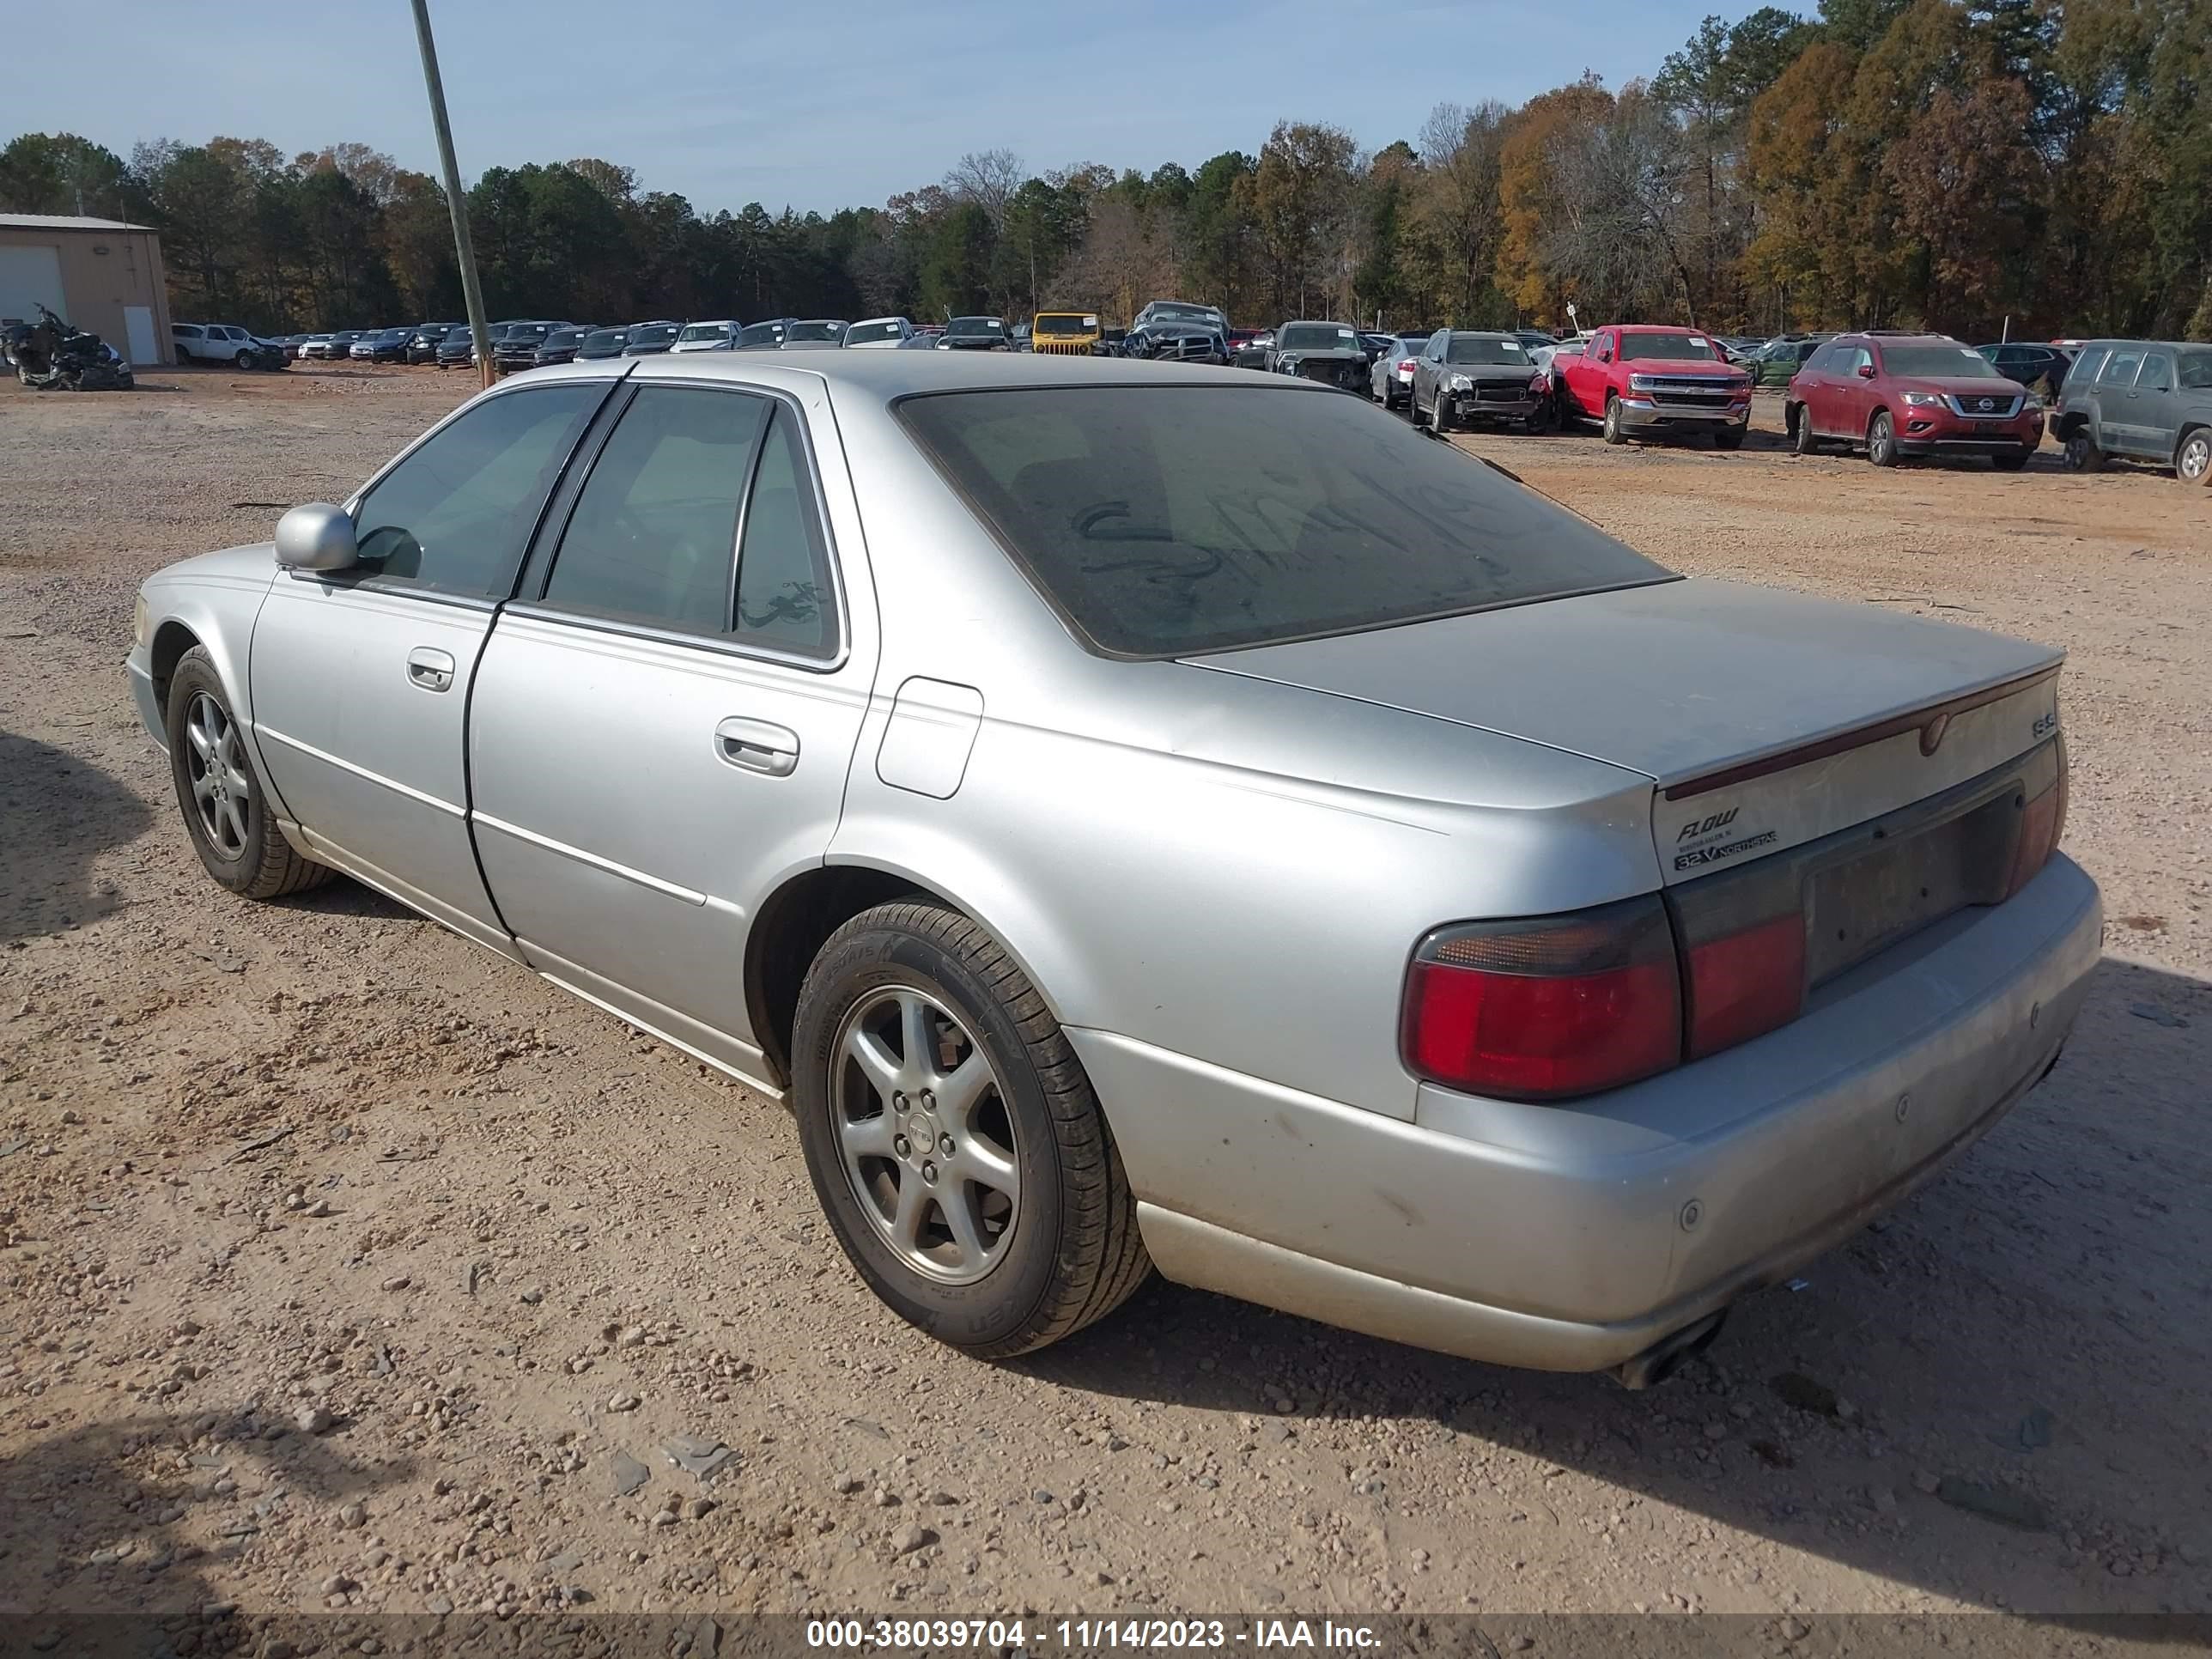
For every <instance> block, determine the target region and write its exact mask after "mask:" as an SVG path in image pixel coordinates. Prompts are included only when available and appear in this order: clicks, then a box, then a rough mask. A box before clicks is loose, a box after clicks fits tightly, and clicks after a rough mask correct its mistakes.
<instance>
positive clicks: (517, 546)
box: [354, 380, 606, 594]
mask: <svg viewBox="0 0 2212 1659" xmlns="http://www.w3.org/2000/svg"><path fill="white" fill-rule="evenodd" d="M605 392H606V387H605V386H604V385H601V384H598V383H595V382H592V381H590V380H575V381H570V382H568V384H566V385H562V386H541V387H532V388H531V389H529V390H527V391H521V392H502V393H501V394H500V395H499V396H498V397H495V398H485V399H484V400H483V402H482V403H480V404H476V405H475V406H474V407H472V408H471V409H470V410H467V411H466V412H465V413H464V414H462V415H460V416H457V417H456V418H455V419H453V420H452V421H450V422H447V424H446V425H445V426H443V427H441V428H439V429H438V431H437V432H436V433H435V434H434V435H432V436H431V437H430V438H429V439H428V440H427V441H425V442H424V443H422V445H421V446H420V447H417V448H416V450H415V452H414V453H412V454H410V455H409V456H408V457H407V459H405V460H404V461H401V462H400V463H399V465H397V466H395V467H394V468H392V471H389V472H387V473H386V474H385V476H384V477H383V478H381V479H380V480H379V482H378V483H377V485H376V487H375V488H374V489H372V490H370V491H369V493H368V498H367V499H366V500H364V501H362V504H361V506H360V507H359V508H358V509H357V510H356V513H355V514H354V533H355V535H356V538H358V539H359V542H360V544H361V556H362V562H363V563H364V564H365V565H368V567H369V568H372V569H373V570H374V572H375V573H376V574H379V575H381V576H386V577H389V578H392V579H393V580H399V581H409V582H420V583H421V584H422V585H423V586H426V587H436V588H442V589H445V590H447V591H448V592H457V593H472V594H489V593H491V592H495V591H497V592H501V593H503V592H505V591H506V588H507V583H508V582H509V580H512V574H513V570H514V568H515V566H516V565H517V564H519V563H520V562H521V558H522V551H523V548H524V546H525V545H526V544H527V543H528V541H529V539H530V533H531V532H532V530H533V529H534V528H535V527H536V526H537V523H538V511H539V509H540V508H542V507H544V504H545V497H546V496H547V495H548V494H550V492H551V490H552V488H553V485H554V483H555V481H556V480H557V479H558V478H559V477H560V476H561V469H562V467H564V466H565V465H568V457H569V455H570V454H571V453H573V452H574V449H575V447H576V440H577V438H578V437H579V436H580V435H581V434H582V432H583V430H584V425H585V422H587V421H589V420H590V419H591V418H592V410H595V409H597V408H598V407H599V399H600V398H602V397H603V396H605Z"/></svg>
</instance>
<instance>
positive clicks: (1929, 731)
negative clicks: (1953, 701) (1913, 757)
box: [1920, 714, 1951, 755]
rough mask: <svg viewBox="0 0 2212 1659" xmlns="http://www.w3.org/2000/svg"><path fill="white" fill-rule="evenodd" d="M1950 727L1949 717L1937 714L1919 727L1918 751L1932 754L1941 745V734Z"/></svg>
mask: <svg viewBox="0 0 2212 1659" xmlns="http://www.w3.org/2000/svg"><path fill="white" fill-rule="evenodd" d="M1950 729H1951V717H1950V716H1949V715H1948V714H1938V715H1936V718H1935V719H1933V720H1929V722H1928V724H1927V725H1925V726H1922V727H1921V728H1920V752H1921V753H1922V754H1923V755H1932V754H1934V753H1935V752H1936V750H1938V749H1941V748H1942V746H1943V734H1944V733H1945V732H1948V731H1949V730H1950Z"/></svg>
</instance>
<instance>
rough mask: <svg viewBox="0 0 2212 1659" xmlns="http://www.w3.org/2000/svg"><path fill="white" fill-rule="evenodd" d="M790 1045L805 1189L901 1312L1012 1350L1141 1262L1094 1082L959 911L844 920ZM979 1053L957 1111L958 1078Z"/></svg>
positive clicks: (987, 1346)
mask: <svg viewBox="0 0 2212 1659" xmlns="http://www.w3.org/2000/svg"><path fill="white" fill-rule="evenodd" d="M909 1031H915V1032H919V1033H920V1034H921V1042H920V1043H919V1044H917V1043H916V1042H913V1041H912V1040H910V1039H909V1038H908V1035H907V1034H908V1032H909ZM894 1043H895V1044H896V1048H897V1050H898V1052H897V1053H896V1054H892V1053H891V1048H892V1046H893V1045H894ZM792 1051H793V1066H792V1102H793V1108H794V1109H795V1111H796V1112H797V1115H798V1118H799V1144H800V1146H801V1147H802V1148H803V1149H804V1151H805V1157H806V1169H807V1174H808V1176H810V1177H811V1180H812V1182H813V1184H814V1191H815V1196H816V1198H817V1200H818V1201H819V1202H820V1204H821V1206H822V1208H823V1213H824V1214H825V1215H827V1216H828V1218H829V1225H830V1227H831V1229H832V1231H835V1233H836V1236H837V1242H838V1243H839V1244H840V1245H841V1246H842V1247H843V1249H844V1251H845V1255H846V1256H847V1258H848V1260H849V1261H851V1262H852V1263H853V1265H854V1267H856V1268H857V1269H858V1270H859V1272H860V1276H861V1277H862V1278H863V1279H866V1281H867V1283H868V1286H869V1288H870V1289H871V1290H872V1291H875V1293H876V1295H877V1296H878V1297H880V1298H881V1299H882V1301H883V1302H884V1304H885V1305H886V1306H888V1307H889V1308H890V1310H892V1311H893V1312H894V1313H896V1314H897V1315H898V1316H900V1317H901V1318H902V1319H904V1320H906V1321H907V1322H908V1323H909V1324H911V1325H913V1326H915V1328H918V1329H921V1330H923V1331H926V1332H927V1333H928V1334H931V1335H933V1336H935V1337H937V1338H938V1339H939V1340H941V1341H944V1342H946V1343H949V1344H951V1346H954V1347H957V1348H961V1349H963V1350H965V1351H966V1352H969V1353H972V1354H975V1355H976V1356H977V1357H979V1358H991V1359H999V1358H1010V1357H1012V1356H1013V1355H1015V1354H1021V1353H1027V1352H1031V1351H1032V1350H1035V1349H1037V1348H1042V1347H1044V1346H1047V1345H1048V1344H1050V1343H1053V1342H1056V1341H1058V1340H1060V1338H1062V1337H1064V1336H1067V1335H1070V1334H1073V1333H1074V1332H1075V1331H1078V1330H1080V1329H1081V1328H1083V1327H1084V1326H1085V1325H1088V1324H1090V1323H1091V1322H1093V1321H1094V1320H1097V1319H1100V1318H1103V1316H1106V1315H1107V1314H1109V1313H1111V1312H1112V1311H1113V1310H1115V1308H1117V1307H1119V1306H1120V1305H1121V1304H1122V1303H1123V1302H1124V1301H1126V1300H1127V1298H1128V1297H1129V1296H1130V1295H1131V1294H1132V1293H1133V1291H1135V1290H1136V1289H1137V1287H1138V1286H1139V1285H1142V1284H1143V1283H1144V1281H1145V1279H1146V1276H1147V1275H1148V1274H1149V1273H1151V1271H1152V1262H1151V1259H1150V1258H1149V1257H1148V1256H1146V1254H1145V1247H1144V1242H1143V1240H1142V1239H1141V1238H1140V1237H1139V1234H1138V1231H1137V1206H1136V1200H1135V1197H1134V1195H1133V1194H1132V1193H1131V1192H1130V1190H1129V1183H1128V1178H1127V1176H1126V1174H1124V1172H1123V1170H1122V1168H1121V1157H1120V1155H1119V1153H1118V1152H1116V1151H1115V1146H1114V1138H1113V1135H1112V1133H1110V1132H1109V1129H1108V1127H1107V1124H1106V1119H1105V1115H1104V1114H1103V1112H1102V1111H1101V1110H1100V1109H1099V1105H1098V1099H1097V1095H1096V1094H1095V1093H1094V1092H1093V1091H1092V1089H1091V1080H1090V1079H1089V1078H1088V1077H1086V1076H1085V1074H1084V1071H1083V1066H1082V1064H1081V1062H1080V1061H1079V1060H1077V1058H1076V1055H1075V1051H1074V1049H1073V1047H1072V1046H1071V1045H1070V1044H1069V1042H1068V1041H1067V1038H1066V1034H1065V1033H1063V1032H1062V1031H1061V1030H1060V1025H1059V1024H1058V1023H1057V1022H1056V1021H1055V1020H1054V1018H1053V1017H1052V1012H1051V1010H1050V1009H1048V1007H1047V1006H1045V1002H1044V999H1043V998H1042V996H1040V995H1039V994H1037V991H1036V987H1035V986H1033V985H1031V984H1030V981H1029V979H1028V976H1027V975H1024V973H1023V972H1022V970H1021V969H1020V968H1019V967H1018V966H1017V965H1016V964H1015V963H1014V962H1013V961H1012V958H1011V957H1008V956H1007V955H1006V951H1005V949H1004V947H1002V946H1001V945H1000V944H999V942H998V940H997V939H994V938H993V937H992V936H991V935H990V934H989V933H987V932H986V931H985V930H984V929H983V928H982V927H980V926H978V925H977V924H976V923H975V922H974V921H970V920H969V918H968V917H966V916H964V915H961V914H959V912H957V911H956V910H951V909H948V908H945V907H944V906H943V905H941V904H939V903H937V902H935V901H933V900H931V899H927V898H925V897H921V896H917V897H915V898H914V899H912V900H906V901H899V902H893V903H890V904H881V905H878V906H876V907H875V908H873V909H871V910H866V911H864V912H862V913H861V914H860V915H857V916H855V917H854V918H853V920H852V921H848V922H847V923H846V924H845V925H844V926H843V927H840V928H839V929H838V930H837V931H836V933H833V934H832V935H830V938H829V942H828V943H827V944H826V945H823V947H822V951H821V953H820V954H819V955H818V956H817V957H815V959H814V965H813V966H812V967H811V969H808V970H807V975H806V982H805V986H804V987H803V988H802V989H801V990H800V992H799V1012H798V1019H797V1023H796V1029H795V1030H794V1032H793V1042H792ZM863 1054H866V1055H870V1056H872V1059H871V1060H868V1061H866V1062H865V1064H864V1061H863V1059H862V1058H861V1056H862V1055H863ZM979 1061H981V1062H982V1065H983V1079H982V1081H981V1083H979V1084H978V1083H974V1082H973V1080H972V1078H971V1086H970V1088H969V1090H968V1091H967V1092H968V1094H969V1103H966V1104H964V1105H963V1104H962V1103H958V1102H957V1101H956V1098H955V1097H956V1095H957V1093H959V1092H961V1091H960V1089H959V1085H958V1079H961V1078H963V1077H970V1076H971V1074H970V1073H969V1069H968V1068H969V1067H970V1066H975V1064H976V1063H977V1062H979ZM878 1066H879V1067H881V1070H880V1071H878V1070H877V1069H876V1068H877V1067H878ZM940 1106H942V1108H943V1115H941V1116H940V1115H939V1107H940ZM925 1120H927V1121H925ZM917 1124H921V1125H922V1132H921V1134H920V1135H919V1136H917V1135H916V1134H915V1125H917ZM933 1135H937V1136H940V1137H942V1139H940V1140H939V1143H938V1144H939V1145H940V1146H942V1145H944V1144H945V1142H947V1141H949V1142H951V1146H952V1150H951V1152H948V1153H946V1154H945V1155H944V1160H943V1163H942V1164H941V1165H939V1164H938V1163H937V1162H935V1161H934V1160H932V1161H931V1162H929V1163H927V1164H922V1163H921V1160H922V1159H925V1158H930V1153H929V1151H928V1143H929V1140H930V1138H931V1136H933ZM963 1169H965V1170H971V1171H975V1172H976V1173H975V1175H969V1176H963V1173H962V1170H963ZM983 1174H987V1175H988V1178H987V1179H977V1178H976V1175H983ZM910 1182H911V1183H919V1184H915V1185H914V1186H913V1187H912V1189H911V1194H912V1196H911V1220H910V1222H902V1218H906V1217H908V1215H909V1213H910V1211H909V1188H908V1183H910ZM1008 1188H1011V1189H1012V1190H1011V1191H1010V1190H1008ZM956 1215H957V1219H956ZM994 1225H995V1231H994ZM902 1239H903V1240H904V1241H905V1242H903V1243H902V1242H901V1241H902Z"/></svg>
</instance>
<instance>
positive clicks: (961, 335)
mask: <svg viewBox="0 0 2212 1659" xmlns="http://www.w3.org/2000/svg"><path fill="white" fill-rule="evenodd" d="M937 349H939V351H1004V350H1005V349H1006V319H1005V318H1003V317H955V318H954V319H952V320H951V322H949V323H947V324H945V332H944V333H942V334H940V335H939V336H938V337H937Z"/></svg>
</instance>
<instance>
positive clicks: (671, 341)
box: [623, 319, 684, 357]
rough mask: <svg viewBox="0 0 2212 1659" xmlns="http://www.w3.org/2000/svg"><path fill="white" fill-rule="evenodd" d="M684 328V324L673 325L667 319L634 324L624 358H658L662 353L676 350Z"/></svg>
mask: <svg viewBox="0 0 2212 1659" xmlns="http://www.w3.org/2000/svg"><path fill="white" fill-rule="evenodd" d="M683 332H684V325H683V324H682V323H671V322H669V321H667V320H666V319H662V320H660V321H659V322H652V323H632V324H631V325H629V343H627V344H625V345H624V346H623V356H625V357H656V356H659V355H660V354H661V353H662V352H665V351H672V350H674V349H676V342H677V339H678V337H680V336H681V335H682V334H683Z"/></svg>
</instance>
